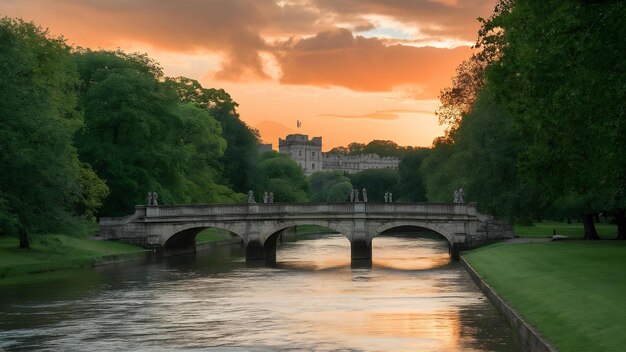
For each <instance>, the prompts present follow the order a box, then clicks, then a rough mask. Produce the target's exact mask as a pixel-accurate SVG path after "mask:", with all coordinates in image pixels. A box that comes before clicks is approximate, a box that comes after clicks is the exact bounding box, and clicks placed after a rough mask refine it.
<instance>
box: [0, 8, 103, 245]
mask: <svg viewBox="0 0 626 352" xmlns="http://www.w3.org/2000/svg"><path fill="white" fill-rule="evenodd" d="M69 49H70V48H69V47H68V46H67V45H66V44H65V42H64V40H63V39H62V38H53V37H49V36H48V33H47V32H46V31H44V30H42V29H41V28H39V27H37V26H35V25H34V24H32V23H25V22H23V21H20V20H12V19H8V18H3V19H1V20H0V77H1V79H0V119H1V120H0V136H1V138H0V150H2V152H1V153H0V169H2V170H3V172H2V173H0V190H2V191H0V222H1V225H2V227H3V230H2V232H4V233H15V232H18V233H19V235H20V247H21V248H28V247H29V239H28V234H29V233H30V232H39V233H44V232H53V231H54V232H66V233H72V232H76V231H81V230H82V229H83V227H81V226H80V225H81V224H84V223H85V222H86V220H87V219H86V218H89V217H90V213H91V212H93V211H95V209H96V208H97V207H98V205H99V202H100V200H101V198H102V197H103V196H104V195H106V193H107V190H106V185H104V183H103V182H102V180H100V179H99V178H98V177H97V176H95V175H94V174H93V172H92V170H91V169H90V167H89V165H87V164H83V163H81V162H80V160H79V159H78V156H77V153H76V150H75V148H74V146H73V144H72V138H73V134H74V133H75V131H76V130H77V129H78V128H79V127H80V126H81V124H82V115H81V114H80V111H79V110H78V109H77V104H76V103H77V96H76V88H77V86H78V84H79V80H78V75H77V72H76V66H75V65H74V63H73V61H72V59H71V56H70V52H69ZM92 191H93V193H89V194H87V193H88V192H92ZM5 226H7V227H6V228H4V227H5Z"/></svg>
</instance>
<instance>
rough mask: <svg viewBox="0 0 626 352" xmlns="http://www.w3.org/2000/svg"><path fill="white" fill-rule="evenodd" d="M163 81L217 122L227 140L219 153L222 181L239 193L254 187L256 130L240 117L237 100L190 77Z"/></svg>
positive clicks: (185, 100) (257, 157)
mask: <svg viewBox="0 0 626 352" xmlns="http://www.w3.org/2000/svg"><path fill="white" fill-rule="evenodd" d="M165 83H166V84H167V85H169V86H171V87H173V88H174V89H175V91H176V92H177V94H178V98H179V99H180V101H182V102H192V103H196V104H198V105H199V106H201V107H203V108H205V109H207V111H208V112H209V114H210V115H211V116H212V117H214V118H215V119H216V120H217V121H218V122H219V123H220V125H221V128H222V137H223V138H224V139H225V140H226V149H225V150H224V154H223V156H222V157H221V164H222V174H223V177H224V182H226V183H228V184H230V185H232V188H233V189H234V190H235V191H237V192H241V193H247V192H248V190H250V189H254V188H255V187H256V186H257V183H256V174H257V169H256V166H257V163H258V161H259V153H258V147H257V145H258V143H259V134H258V131H256V130H254V129H252V128H251V127H249V126H248V125H247V124H246V123H245V122H244V121H242V120H241V119H240V118H239V114H238V113H237V106H238V104H237V103H236V102H235V101H234V100H232V98H231V97H230V95H229V94H228V93H226V92H225V91H224V90H223V89H212V88H203V87H202V85H201V84H200V83H199V82H198V81H196V80H193V79H189V78H186V77H176V78H167V79H166V81H165Z"/></svg>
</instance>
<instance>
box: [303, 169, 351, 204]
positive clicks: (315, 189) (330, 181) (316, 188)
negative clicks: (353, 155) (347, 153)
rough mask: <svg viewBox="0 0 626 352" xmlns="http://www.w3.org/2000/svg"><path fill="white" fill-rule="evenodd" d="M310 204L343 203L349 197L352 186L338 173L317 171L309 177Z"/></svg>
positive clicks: (347, 179) (346, 178)
mask: <svg viewBox="0 0 626 352" xmlns="http://www.w3.org/2000/svg"><path fill="white" fill-rule="evenodd" d="M309 183H310V184H311V201H312V202H331V201H345V200H348V199H349V197H350V192H352V184H351V183H350V179H349V178H348V177H346V176H344V174H343V173H342V172H340V171H319V172H315V173H313V174H312V175H311V176H309Z"/></svg>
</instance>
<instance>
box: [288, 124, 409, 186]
mask: <svg viewBox="0 0 626 352" xmlns="http://www.w3.org/2000/svg"><path fill="white" fill-rule="evenodd" d="M278 151H279V152H280V153H283V154H287V155H289V156H291V158H292V159H293V160H295V161H296V162H297V163H298V164H299V165H300V167H302V170H303V171H304V174H305V175H307V176H308V175H310V174H312V173H314V172H317V171H342V172H347V173H356V172H359V171H363V170H369V169H384V168H387V169H392V170H398V164H400V160H399V159H398V158H394V157H380V156H378V155H376V154H364V155H340V154H328V153H322V137H313V138H312V139H310V140H309V136H308V135H306V134H290V135H287V137H285V139H282V138H279V139H278Z"/></svg>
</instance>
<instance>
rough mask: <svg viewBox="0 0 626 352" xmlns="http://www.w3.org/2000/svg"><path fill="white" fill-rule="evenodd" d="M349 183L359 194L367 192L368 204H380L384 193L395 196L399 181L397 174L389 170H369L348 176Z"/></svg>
mask: <svg viewBox="0 0 626 352" xmlns="http://www.w3.org/2000/svg"><path fill="white" fill-rule="evenodd" d="M349 177H350V181H351V182H352V184H353V185H354V187H355V188H356V189H358V190H359V192H361V191H362V189H363V188H365V189H366V190H367V200H368V201H369V202H382V201H384V199H385V192H387V191H389V192H393V193H394V194H397V190H396V186H397V184H398V182H399V180H400V177H399V175H398V172H397V171H395V170H391V169H369V170H364V171H361V172H357V173H356V174H351V175H349Z"/></svg>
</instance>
